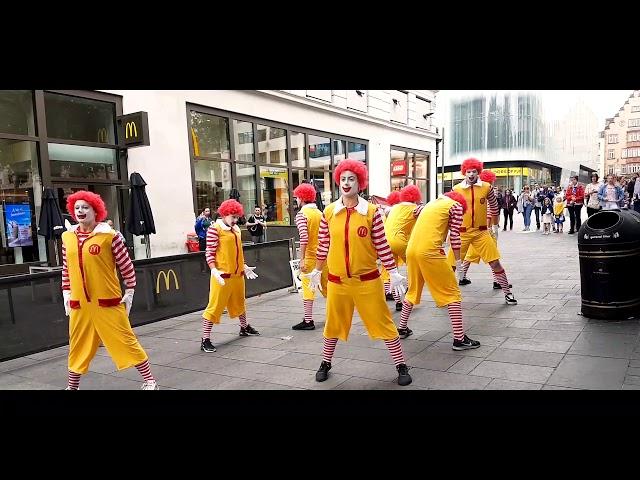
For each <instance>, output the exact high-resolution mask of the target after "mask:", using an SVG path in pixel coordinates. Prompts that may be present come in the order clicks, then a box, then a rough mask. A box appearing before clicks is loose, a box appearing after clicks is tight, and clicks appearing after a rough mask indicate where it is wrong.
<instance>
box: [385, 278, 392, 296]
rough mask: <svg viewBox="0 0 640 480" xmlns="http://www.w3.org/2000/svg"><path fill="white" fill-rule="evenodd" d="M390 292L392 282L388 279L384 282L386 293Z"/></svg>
mask: <svg viewBox="0 0 640 480" xmlns="http://www.w3.org/2000/svg"><path fill="white" fill-rule="evenodd" d="M388 293H391V282H389V281H386V282H384V294H385V295H387V294H388Z"/></svg>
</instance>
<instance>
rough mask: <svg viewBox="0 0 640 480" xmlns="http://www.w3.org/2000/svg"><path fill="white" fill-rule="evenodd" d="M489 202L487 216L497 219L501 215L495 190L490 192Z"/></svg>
mask: <svg viewBox="0 0 640 480" xmlns="http://www.w3.org/2000/svg"><path fill="white" fill-rule="evenodd" d="M487 201H488V203H489V208H488V209H487V216H492V217H497V216H498V215H500V207H498V199H497V198H496V194H495V193H494V192H493V188H492V189H491V190H489V195H487Z"/></svg>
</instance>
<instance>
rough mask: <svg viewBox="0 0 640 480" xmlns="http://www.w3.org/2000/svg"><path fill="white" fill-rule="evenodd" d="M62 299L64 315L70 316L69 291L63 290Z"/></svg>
mask: <svg viewBox="0 0 640 480" xmlns="http://www.w3.org/2000/svg"><path fill="white" fill-rule="evenodd" d="M62 298H63V300H64V302H63V303H64V314H65V315H66V316H67V317H68V316H69V315H70V314H71V290H63V291H62Z"/></svg>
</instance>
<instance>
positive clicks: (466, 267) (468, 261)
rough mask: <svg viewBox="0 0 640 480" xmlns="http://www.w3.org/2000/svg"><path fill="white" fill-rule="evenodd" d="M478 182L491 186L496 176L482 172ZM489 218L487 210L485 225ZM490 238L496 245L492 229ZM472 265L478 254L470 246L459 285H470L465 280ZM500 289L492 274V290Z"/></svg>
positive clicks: (489, 221)
mask: <svg viewBox="0 0 640 480" xmlns="http://www.w3.org/2000/svg"><path fill="white" fill-rule="evenodd" d="M480 180H482V181H483V182H487V183H490V184H492V185H493V183H494V182H495V181H496V174H495V173H493V172H492V171H491V170H482V173H480ZM491 218H492V217H491V216H490V211H489V209H487V225H490V224H491V222H492V220H491ZM491 236H492V237H493V239H494V241H495V242H496V245H497V243H498V235H497V231H495V232H494V230H493V229H492V230H491ZM472 263H475V264H478V263H480V255H479V254H478V252H476V250H475V248H473V245H472V246H470V247H469V249H468V250H467V255H466V256H465V257H464V261H463V262H462V280H460V281H459V284H460V285H469V284H470V283H471V280H469V279H468V278H467V272H468V271H469V266H470V265H471V264H472ZM491 272H492V273H493V270H491ZM501 288H502V287H501V286H500V284H499V283H498V279H497V278H496V276H495V274H494V275H493V289H494V290H500V289H501ZM509 288H511V285H509Z"/></svg>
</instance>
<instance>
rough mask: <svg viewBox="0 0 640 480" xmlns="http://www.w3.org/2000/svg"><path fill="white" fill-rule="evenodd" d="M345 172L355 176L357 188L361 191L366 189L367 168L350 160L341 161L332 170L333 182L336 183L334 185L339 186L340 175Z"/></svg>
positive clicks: (367, 181)
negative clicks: (347, 171)
mask: <svg viewBox="0 0 640 480" xmlns="http://www.w3.org/2000/svg"><path fill="white" fill-rule="evenodd" d="M346 170H349V171H350V172H353V173H355V174H356V177H358V188H359V189H360V190H361V191H362V190H364V189H365V188H367V185H369V174H368V173H367V166H366V165H365V164H364V163H362V162H359V161H357V160H352V159H351V158H345V159H344V160H342V161H341V162H340V163H338V166H337V167H336V169H335V170H334V172H333V181H334V182H336V185H340V175H341V174H342V172H344V171H346Z"/></svg>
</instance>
